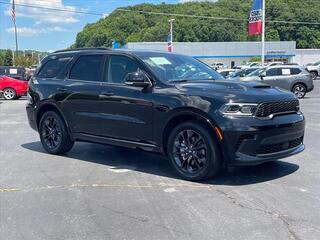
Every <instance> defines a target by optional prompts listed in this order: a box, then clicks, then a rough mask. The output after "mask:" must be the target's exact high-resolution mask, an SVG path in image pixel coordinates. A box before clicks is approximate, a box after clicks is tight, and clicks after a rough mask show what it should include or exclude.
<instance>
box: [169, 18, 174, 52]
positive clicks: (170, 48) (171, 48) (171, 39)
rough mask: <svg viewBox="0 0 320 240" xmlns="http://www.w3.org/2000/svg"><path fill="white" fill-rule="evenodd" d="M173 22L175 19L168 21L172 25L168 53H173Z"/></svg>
mask: <svg viewBox="0 0 320 240" xmlns="http://www.w3.org/2000/svg"><path fill="white" fill-rule="evenodd" d="M173 21H174V19H173V18H172V19H170V20H169V21H168V22H169V24H170V30H169V39H168V52H172V51H173Z"/></svg>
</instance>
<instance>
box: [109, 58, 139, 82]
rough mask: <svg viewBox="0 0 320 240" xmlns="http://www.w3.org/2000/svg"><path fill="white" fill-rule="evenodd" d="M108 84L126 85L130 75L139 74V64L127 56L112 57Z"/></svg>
mask: <svg viewBox="0 0 320 240" xmlns="http://www.w3.org/2000/svg"><path fill="white" fill-rule="evenodd" d="M107 69H108V71H107V73H108V76H107V82H108V83H117V84H124V82H125V77H126V76H127V74H128V73H133V72H137V71H138V69H139V66H138V63H137V62H136V61H134V60H133V59H131V58H129V57H127V56H120V55H118V56H116V55H111V56H110V57H109V61H108V68H107Z"/></svg>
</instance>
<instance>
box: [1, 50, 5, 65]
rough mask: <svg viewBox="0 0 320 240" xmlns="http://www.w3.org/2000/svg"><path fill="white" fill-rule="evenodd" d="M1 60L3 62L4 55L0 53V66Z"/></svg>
mask: <svg viewBox="0 0 320 240" xmlns="http://www.w3.org/2000/svg"><path fill="white" fill-rule="evenodd" d="M3 60H4V54H3V52H0V66H2V65H3Z"/></svg>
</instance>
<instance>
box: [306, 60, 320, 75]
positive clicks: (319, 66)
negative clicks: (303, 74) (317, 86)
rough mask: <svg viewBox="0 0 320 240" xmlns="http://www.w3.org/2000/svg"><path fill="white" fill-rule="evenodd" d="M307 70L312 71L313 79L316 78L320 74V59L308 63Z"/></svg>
mask: <svg viewBox="0 0 320 240" xmlns="http://www.w3.org/2000/svg"><path fill="white" fill-rule="evenodd" d="M307 70H308V71H309V72H310V74H311V76H312V79H313V80H315V79H316V78H317V77H318V76H320V61H318V62H315V63H311V64H307Z"/></svg>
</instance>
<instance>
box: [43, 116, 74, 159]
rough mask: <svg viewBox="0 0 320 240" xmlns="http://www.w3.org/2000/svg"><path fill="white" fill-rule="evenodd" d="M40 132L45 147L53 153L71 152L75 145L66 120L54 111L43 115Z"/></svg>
mask: <svg viewBox="0 0 320 240" xmlns="http://www.w3.org/2000/svg"><path fill="white" fill-rule="evenodd" d="M39 134H40V139H41V143H42V146H43V148H44V149H45V150H46V151H47V152H48V153H51V154H63V153H66V152H69V151H70V150H71V148H72V147H73V145H74V141H72V140H71V138H70V134H69V131H68V129H67V126H66V124H65V122H64V120H63V119H62V118H61V116H60V115H59V114H57V113H56V112H54V111H49V112H46V113H44V114H43V115H42V117H41V120H40V124H39Z"/></svg>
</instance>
